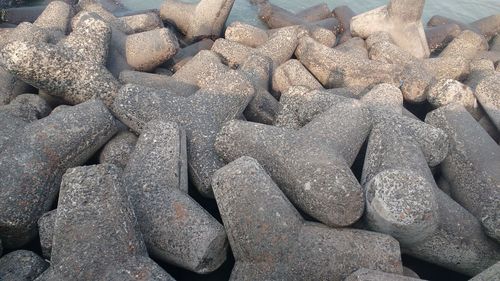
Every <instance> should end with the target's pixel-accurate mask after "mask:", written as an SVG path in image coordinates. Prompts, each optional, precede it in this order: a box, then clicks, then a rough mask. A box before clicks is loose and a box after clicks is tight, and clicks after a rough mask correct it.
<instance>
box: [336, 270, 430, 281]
mask: <svg viewBox="0 0 500 281" xmlns="http://www.w3.org/2000/svg"><path fill="white" fill-rule="evenodd" d="M344 280H345V281H417V280H421V279H420V278H412V277H407V276H402V275H397V274H391V273H386V272H382V271H379V270H373V269H366V268H361V269H358V270H356V271H354V272H353V273H352V274H351V275H349V276H348V277H347V278H346V279H344Z"/></svg>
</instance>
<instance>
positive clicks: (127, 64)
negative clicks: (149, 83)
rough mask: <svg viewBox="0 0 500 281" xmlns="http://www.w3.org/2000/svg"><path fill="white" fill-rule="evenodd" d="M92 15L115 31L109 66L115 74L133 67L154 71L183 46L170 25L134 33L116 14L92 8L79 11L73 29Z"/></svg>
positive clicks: (74, 19) (111, 39)
mask: <svg viewBox="0 0 500 281" xmlns="http://www.w3.org/2000/svg"><path fill="white" fill-rule="evenodd" d="M89 16H91V17H94V18H96V19H99V20H102V21H104V22H106V23H107V24H108V25H109V26H110V28H111V30H112V32H111V38H110V41H109V42H110V44H109V45H110V47H109V60H108V61H107V64H106V65H107V67H108V69H109V70H110V71H111V73H113V74H114V75H115V76H118V74H119V73H120V72H121V71H123V70H129V69H133V70H139V71H152V70H154V69H155V68H156V67H157V66H159V65H161V64H163V63H164V62H166V61H167V60H168V59H169V58H171V57H173V56H174V55H175V53H176V52H177V50H178V49H179V43H178V42H177V38H176V37H175V35H174V34H173V32H171V31H170V30H169V29H167V28H156V29H152V30H148V31H144V32H139V33H133V34H130V33H132V32H133V31H132V30H130V31H129V30H128V29H129V28H130V27H129V26H128V25H125V27H123V25H124V24H121V23H122V22H121V21H120V19H118V18H116V17H115V16H113V15H109V16H106V17H105V16H103V15H102V14H101V13H98V14H96V13H94V11H93V10H92V9H90V10H85V11H83V12H80V13H78V14H77V15H76V16H75V17H74V18H73V28H74V27H75V26H77V25H79V24H80V21H81V20H82V19H85V18H86V17H89ZM117 23H120V25H119V26H118V25H117Z"/></svg>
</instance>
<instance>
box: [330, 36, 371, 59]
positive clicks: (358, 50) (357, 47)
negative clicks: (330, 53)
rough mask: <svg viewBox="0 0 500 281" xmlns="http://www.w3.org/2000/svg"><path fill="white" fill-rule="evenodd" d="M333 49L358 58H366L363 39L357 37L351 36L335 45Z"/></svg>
mask: <svg viewBox="0 0 500 281" xmlns="http://www.w3.org/2000/svg"><path fill="white" fill-rule="evenodd" d="M335 49H336V50H339V51H341V52H343V53H348V54H350V55H352V56H355V57H357V58H360V59H368V50H367V49H366V43H365V40H363V39H361V38H359V37H353V38H351V39H349V40H347V41H345V42H344V43H342V44H340V45H338V46H336V47H335Z"/></svg>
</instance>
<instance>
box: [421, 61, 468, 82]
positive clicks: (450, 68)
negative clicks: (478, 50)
mask: <svg viewBox="0 0 500 281" xmlns="http://www.w3.org/2000/svg"><path fill="white" fill-rule="evenodd" d="M422 64H423V65H424V67H425V69H426V70H428V71H429V72H430V73H431V74H432V76H433V77H434V79H435V80H441V79H454V80H459V81H461V80H464V79H465V78H466V77H467V76H468V75H469V73H470V65H469V64H470V62H469V61H468V60H466V59H465V58H463V57H438V58H430V59H426V60H423V61H422Z"/></svg>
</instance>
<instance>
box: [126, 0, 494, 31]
mask: <svg viewBox="0 0 500 281" xmlns="http://www.w3.org/2000/svg"><path fill="white" fill-rule="evenodd" d="M121 2H123V3H124V4H125V5H126V6H127V7H128V8H130V9H133V10H141V9H151V8H159V7H160V5H161V4H162V3H163V0H143V1H139V0H123V1H121ZM184 2H191V3H196V2H198V1H197V0H185V1H184ZM270 2H271V3H273V4H275V5H278V6H280V7H282V8H285V9H287V10H290V11H293V12H296V11H299V10H301V9H304V8H307V7H310V6H312V5H314V4H319V3H327V4H328V6H329V7H330V8H331V9H333V8H335V7H337V6H340V5H347V6H349V7H350V8H351V9H352V10H354V11H355V12H356V13H362V12H365V11H368V10H371V9H373V8H375V7H379V6H382V5H385V4H386V3H387V2H388V0H307V1H304V0H271V1H270ZM498 13H500V0H428V1H426V4H425V8H424V16H423V20H424V24H425V23H427V21H428V20H429V18H431V17H432V16H433V15H436V14H439V15H442V16H446V17H449V18H452V19H456V20H459V21H462V22H465V23H469V22H472V21H475V20H478V19H480V18H483V17H486V16H490V15H493V14H498ZM233 21H242V22H246V23H250V24H253V25H256V26H262V23H261V22H260V21H259V20H258V18H257V9H256V8H255V6H252V5H251V4H250V2H249V1H248V0H236V1H235V4H234V6H233V10H232V11H231V14H230V15H229V19H228V21H227V23H228V24H229V23H231V22H233Z"/></svg>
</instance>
